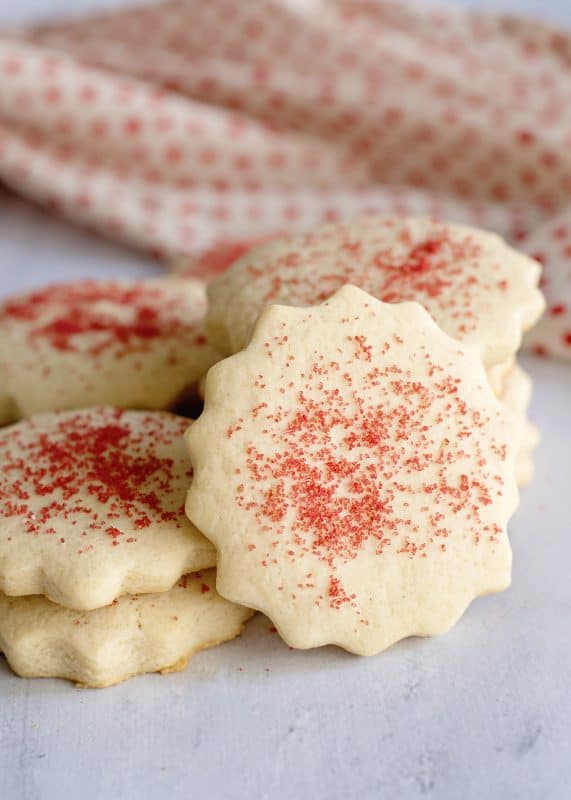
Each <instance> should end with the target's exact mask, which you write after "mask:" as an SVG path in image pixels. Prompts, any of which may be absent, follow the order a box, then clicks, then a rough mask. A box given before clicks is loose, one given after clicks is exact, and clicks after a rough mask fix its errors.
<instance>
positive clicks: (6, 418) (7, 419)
mask: <svg viewBox="0 0 571 800" xmlns="http://www.w3.org/2000/svg"><path fill="white" fill-rule="evenodd" d="M5 385H6V379H5V376H4V374H3V373H2V372H1V371H0V427H1V426H2V425H9V424H10V423H11V422H15V421H16V419H17V414H16V409H15V407H14V403H13V402H12V398H11V397H10V395H8V394H4V387H5Z"/></svg>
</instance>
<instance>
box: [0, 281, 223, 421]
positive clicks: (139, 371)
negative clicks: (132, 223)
mask: <svg viewBox="0 0 571 800" xmlns="http://www.w3.org/2000/svg"><path fill="white" fill-rule="evenodd" d="M205 311H206V295H205V290H204V288H203V285H202V284H201V283H199V282H198V281H184V280H163V281H159V280H144V281H105V282H96V281H79V282H76V283H68V284H59V285H56V286H50V287H48V288H45V289H40V290H38V291H34V292H30V293H28V294H24V295H20V296H18V297H13V298H10V299H8V300H7V301H5V302H4V303H3V304H2V306H0V370H2V371H3V372H4V373H5V376H6V381H5V384H6V385H5V389H4V391H5V392H6V394H8V395H10V396H11V397H12V399H13V401H14V403H15V405H16V406H17V409H18V412H19V415H20V416H21V417H28V416H31V415H33V414H38V413H41V412H45V411H56V410H67V409H74V408H85V407H88V406H94V405H113V406H118V407H122V408H151V409H165V408H170V407H171V406H173V405H174V404H175V403H176V402H177V400H178V399H179V398H180V396H181V395H182V394H183V393H184V392H185V391H186V390H188V389H189V387H192V385H193V384H195V383H196V381H197V380H198V379H199V378H200V376H201V375H202V374H203V373H204V372H205V371H206V370H207V369H208V367H209V366H210V365H211V364H212V363H214V362H215V361H216V360H217V359H218V357H219V356H218V354H217V353H216V352H215V351H214V349H213V348H212V347H211V346H210V345H209V343H208V340H207V338H206V336H205V333H204V330H203V327H202V320H203V317H204V313H205Z"/></svg>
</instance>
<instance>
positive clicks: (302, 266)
mask: <svg viewBox="0 0 571 800" xmlns="http://www.w3.org/2000/svg"><path fill="white" fill-rule="evenodd" d="M360 224H361V225H363V226H364V228H363V229H364V230H366V236H367V247H364V246H363V243H362V242H361V241H355V236H356V235H358V233H356V232H355V231H354V230H353V229H352V228H351V227H345V226H343V225H335V226H329V227H326V228H322V229H321V230H320V231H317V232H314V233H310V234H307V235H306V236H304V237H294V238H292V239H286V240H283V245H282V249H281V252H279V253H278V254H277V255H276V253H275V252H274V251H272V250H271V249H270V250H268V252H267V253H262V254H260V253H256V254H255V255H254V256H253V257H252V259H251V260H250V261H249V262H248V264H247V267H246V270H247V275H248V279H249V280H250V281H251V283H252V284H253V285H254V286H255V285H258V286H259V287H260V292H261V294H262V296H263V301H264V303H271V302H280V301H283V302H287V303H290V304H292V305H300V306H303V305H312V304H314V303H318V302H321V301H323V300H326V299H327V298H328V297H330V296H331V295H332V294H333V293H334V292H335V291H336V290H337V289H339V288H340V287H341V286H343V285H344V284H347V283H351V284H354V285H356V286H359V287H360V288H362V289H364V290H365V291H367V292H369V293H370V294H372V295H373V296H375V297H377V298H378V299H379V300H383V301H384V302H389V303H398V302H403V301H406V300H416V301H418V302H420V303H421V304H423V305H424V306H425V307H426V308H427V309H428V310H429V311H430V312H431V313H432V315H433V316H435V317H437V316H438V313H440V314H442V315H445V316H446V318H447V319H452V320H456V322H457V327H458V332H459V333H461V334H466V333H468V332H469V331H470V330H473V329H475V328H476V327H477V325H478V323H479V319H478V315H477V313H476V310H475V299H474V298H475V296H476V295H477V294H480V293H484V292H491V291H494V290H497V287H498V286H499V288H503V289H506V288H507V284H506V283H505V281H499V280H493V273H495V272H496V271H497V269H498V268H499V265H498V266H494V265H493V264H491V263H490V257H489V256H486V269H483V268H482V263H483V257H482V256H483V253H482V246H481V245H480V244H479V243H478V242H477V241H476V239H475V238H474V237H473V236H472V235H470V234H464V233H462V232H459V231H455V230H451V229H450V228H449V227H448V226H446V225H443V224H438V223H434V224H433V225H432V226H431V227H430V229H429V230H428V231H427V232H426V235H425V236H424V238H421V237H419V235H418V234H416V232H415V231H414V229H413V228H411V227H408V226H407V225H406V224H405V223H404V222H402V221H401V220H395V219H383V218H379V217H371V218H367V220H365V219H363V220H361V222H360ZM390 237H392V238H393V241H392V243H390V244H388V243H387V242H390V241H391V239H390ZM288 245H289V248H288ZM333 247H334V249H333ZM301 270H303V271H301Z"/></svg>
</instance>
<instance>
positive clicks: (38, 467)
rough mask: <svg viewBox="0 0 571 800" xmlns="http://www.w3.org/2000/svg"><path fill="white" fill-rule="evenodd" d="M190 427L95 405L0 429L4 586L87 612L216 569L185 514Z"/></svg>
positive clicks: (0, 576)
mask: <svg viewBox="0 0 571 800" xmlns="http://www.w3.org/2000/svg"><path fill="white" fill-rule="evenodd" d="M187 427H188V420H187V419H183V418H181V417H176V416H174V415H173V414H168V413H165V412H158V411H155V412H144V411H122V410H118V409H112V408H92V409H86V410H82V411H72V412H71V411H70V412H54V413H50V414H43V415H39V416H37V417H34V418H32V419H29V420H24V421H23V422H20V423H18V424H16V425H12V426H10V427H8V428H4V429H3V430H1V431H0V590H1V591H3V592H5V593H6V594H8V595H13V596H22V595H31V594H44V595H46V596H47V597H49V598H50V599H51V600H53V601H55V602H57V603H60V604H61V605H63V606H67V607H69V608H74V609H94V608H98V607H100V606H104V605H107V604H108V603H111V602H113V601H114V600H115V599H116V598H117V597H118V596H119V595H122V594H126V593H139V592H159V591H165V590H167V589H170V588H171V587H172V586H173V585H174V583H175V582H176V581H177V580H178V579H179V578H180V577H181V575H183V574H185V573H187V572H192V571H195V570H199V569H203V568H207V567H211V566H214V565H215V563H216V554H215V552H214V548H213V547H212V545H211V544H210V543H209V542H208V541H207V540H206V539H205V538H204V537H203V536H202V535H201V534H200V533H199V532H198V531H197V530H196V528H195V527H194V526H193V525H192V524H191V523H190V522H189V521H188V519H187V518H186V516H185V514H184V500H185V496H186V489H187V487H188V481H189V479H190V476H191V475H192V472H191V468H190V461H189V458H188V453H187V451H186V447H185V443H184V438H183V434H184V431H185V430H186V428H187Z"/></svg>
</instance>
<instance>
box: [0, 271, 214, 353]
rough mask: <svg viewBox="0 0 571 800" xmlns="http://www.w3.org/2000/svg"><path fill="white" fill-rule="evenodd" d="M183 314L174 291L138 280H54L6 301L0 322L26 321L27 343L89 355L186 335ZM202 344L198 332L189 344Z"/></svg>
mask: <svg viewBox="0 0 571 800" xmlns="http://www.w3.org/2000/svg"><path fill="white" fill-rule="evenodd" d="M117 312H120V313H117ZM185 317H188V314H185V305H184V301H183V298H182V297H181V296H180V294H178V295H177V294H176V293H175V292H171V291H169V292H167V291H165V290H164V288H163V287H161V286H159V285H158V284H157V285H156V286H153V285H152V284H150V283H143V282H141V283H132V284H121V283H114V282H96V281H81V282H77V283H71V284H59V285H55V286H49V287H47V288H45V289H41V290H39V291H37V292H31V293H29V294H27V295H24V296H22V297H19V298H16V299H13V300H8V301H6V302H5V303H4V305H3V306H2V307H1V309H0V321H2V320H6V321H12V322H17V321H20V322H22V323H24V324H27V325H29V331H28V341H29V342H30V343H31V344H33V343H34V342H36V341H42V342H44V341H48V342H49V343H50V345H51V346H52V347H53V348H54V349H56V350H60V351H63V352H81V353H88V354H89V355H99V354H100V353H102V352H104V351H107V350H113V351H114V352H115V353H118V354H121V353H124V352H127V351H129V350H144V349H145V348H146V347H148V345H149V343H150V342H152V341H154V340H156V339H159V338H160V339H175V338H176V337H177V336H180V335H181V334H183V333H185V332H186V334H187V335H188V333H189V331H193V330H194V328H195V327H196V325H195V324H192V323H193V321H192V320H190V321H188V319H185ZM87 336H88V337H90V338H89V340H86V339H85V338H84V337H87ZM86 341H87V345H86ZM205 343H206V340H205V337H204V336H203V335H202V334H200V333H198V334H197V335H196V339H195V341H194V344H196V345H203V344H205Z"/></svg>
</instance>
